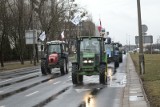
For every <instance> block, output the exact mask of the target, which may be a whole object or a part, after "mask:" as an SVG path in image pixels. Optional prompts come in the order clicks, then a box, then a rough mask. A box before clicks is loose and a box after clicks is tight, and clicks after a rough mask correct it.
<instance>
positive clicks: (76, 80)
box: [72, 64, 78, 84]
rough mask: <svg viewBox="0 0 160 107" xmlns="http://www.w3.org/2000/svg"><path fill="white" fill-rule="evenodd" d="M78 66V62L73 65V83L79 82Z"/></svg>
mask: <svg viewBox="0 0 160 107" xmlns="http://www.w3.org/2000/svg"><path fill="white" fill-rule="evenodd" d="M77 71H78V66H77V65H76V64H73V65H72V83H73V84H78V74H77Z"/></svg>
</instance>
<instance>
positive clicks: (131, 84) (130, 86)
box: [123, 54, 150, 107]
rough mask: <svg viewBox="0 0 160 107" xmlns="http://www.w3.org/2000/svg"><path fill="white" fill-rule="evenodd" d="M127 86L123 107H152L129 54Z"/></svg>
mask: <svg viewBox="0 0 160 107" xmlns="http://www.w3.org/2000/svg"><path fill="white" fill-rule="evenodd" d="M126 74H127V84H126V86H125V89H124V96H123V107H150V106H149V102H148V100H147V97H146V94H145V92H144V89H143V85H142V81H141V79H140V78H139V76H138V74H137V72H136V71H135V67H134V64H133V62H132V59H131V57H130V55H129V54H127V66H126Z"/></svg>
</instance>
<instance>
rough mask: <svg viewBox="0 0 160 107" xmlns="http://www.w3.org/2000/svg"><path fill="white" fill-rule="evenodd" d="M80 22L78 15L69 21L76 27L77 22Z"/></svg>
mask: <svg viewBox="0 0 160 107" xmlns="http://www.w3.org/2000/svg"><path fill="white" fill-rule="evenodd" d="M80 20H81V16H80V15H77V16H75V17H74V18H73V19H72V20H71V22H72V23H73V24H75V25H78V24H79V22H80Z"/></svg>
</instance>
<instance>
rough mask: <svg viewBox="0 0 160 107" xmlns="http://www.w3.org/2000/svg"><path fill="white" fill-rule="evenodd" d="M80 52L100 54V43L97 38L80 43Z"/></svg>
mask: <svg viewBox="0 0 160 107" xmlns="http://www.w3.org/2000/svg"><path fill="white" fill-rule="evenodd" d="M80 52H92V53H95V54H100V41H99V40H98V39H97V38H84V39H83V40H82V41H81V42H80Z"/></svg>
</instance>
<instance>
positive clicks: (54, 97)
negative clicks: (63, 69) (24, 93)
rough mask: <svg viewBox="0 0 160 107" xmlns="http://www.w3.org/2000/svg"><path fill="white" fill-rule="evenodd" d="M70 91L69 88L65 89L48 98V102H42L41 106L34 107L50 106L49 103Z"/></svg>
mask: <svg viewBox="0 0 160 107" xmlns="http://www.w3.org/2000/svg"><path fill="white" fill-rule="evenodd" d="M68 89H69V87H66V88H65V89H63V90H61V91H59V92H58V93H56V94H54V95H52V96H50V97H49V98H47V99H46V100H44V101H42V102H40V103H39V104H37V105H35V106H33V107H43V106H45V105H46V104H48V103H49V102H51V101H53V100H54V99H56V97H57V96H59V95H60V94H62V93H64V92H66V91H67V90H68Z"/></svg>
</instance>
